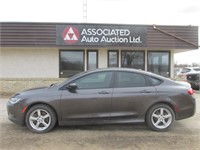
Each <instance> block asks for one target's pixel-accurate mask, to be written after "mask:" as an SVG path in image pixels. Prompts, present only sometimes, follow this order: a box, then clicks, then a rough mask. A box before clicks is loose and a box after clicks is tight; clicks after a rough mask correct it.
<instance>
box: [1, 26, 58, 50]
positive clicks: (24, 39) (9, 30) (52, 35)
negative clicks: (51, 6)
mask: <svg viewBox="0 0 200 150" xmlns="http://www.w3.org/2000/svg"><path fill="white" fill-rule="evenodd" d="M0 32H1V37H0V41H1V43H0V44H1V46H16V47H17V46H19V47H24V46H33V47H36V46H37V47H40V46H55V45H56V25H54V24H45V23H1V27H0Z"/></svg>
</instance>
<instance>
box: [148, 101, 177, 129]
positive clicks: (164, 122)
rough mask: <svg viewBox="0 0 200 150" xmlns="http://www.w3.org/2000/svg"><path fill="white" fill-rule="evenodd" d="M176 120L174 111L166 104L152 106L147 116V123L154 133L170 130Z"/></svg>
mask: <svg viewBox="0 0 200 150" xmlns="http://www.w3.org/2000/svg"><path fill="white" fill-rule="evenodd" d="M174 120H175V114H174V111H173V110H172V108H171V107H169V106H168V105H165V104H157V105H154V106H152V107H151V108H150V109H149V111H148V113H147V115H146V123H147V125H148V126H149V127H150V128H151V129H152V130H154V131H166V130H168V129H169V128H170V127H171V126H172V124H173V122H174Z"/></svg>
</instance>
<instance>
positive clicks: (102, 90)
mask: <svg viewBox="0 0 200 150" xmlns="http://www.w3.org/2000/svg"><path fill="white" fill-rule="evenodd" d="M112 76H113V73H112V72H110V71H105V72H97V73H92V74H88V75H85V76H83V77H81V78H78V79H76V80H74V81H72V82H71V83H69V85H72V87H74V86H77V88H76V89H75V90H70V89H69V88H68V89H66V90H63V92H62V96H61V113H62V122H63V123H68V124H69V123H72V124H73V123H76V122H82V123H84V122H85V123H88V122H91V123H92V122H96V121H106V120H110V113H111V112H110V109H111V95H112V88H111V86H112ZM69 85H67V86H69Z"/></svg>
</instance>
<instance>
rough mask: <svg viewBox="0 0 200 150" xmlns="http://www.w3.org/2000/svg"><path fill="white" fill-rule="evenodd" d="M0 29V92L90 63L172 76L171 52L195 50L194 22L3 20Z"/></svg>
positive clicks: (63, 74)
mask: <svg viewBox="0 0 200 150" xmlns="http://www.w3.org/2000/svg"><path fill="white" fill-rule="evenodd" d="M0 34H1V36H0V83H1V87H0V92H1V93H14V92H16V91H18V90H23V89H26V88H30V87H34V86H40V85H48V84H50V83H52V82H60V81H62V80H64V79H65V78H68V77H70V76H72V75H74V74H77V73H79V72H82V71H86V70H90V69H95V68H107V67H127V68H136V69H142V70H145V71H150V72H153V73H156V74H160V75H162V76H165V77H168V78H173V65H174V54H175V53H178V52H182V51H189V50H194V49H198V27H197V26H157V25H121V24H76V23H12V22H3V23H0ZM191 59H192V58H191Z"/></svg>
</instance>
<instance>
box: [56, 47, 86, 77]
mask: <svg viewBox="0 0 200 150" xmlns="http://www.w3.org/2000/svg"><path fill="white" fill-rule="evenodd" d="M61 52H83V71H85V50H84V49H75V50H73V49H71V50H70V49H60V50H59V60H58V61H59V72H58V74H59V78H68V77H63V75H62V74H60V73H61ZM83 71H81V72H83Z"/></svg>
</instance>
